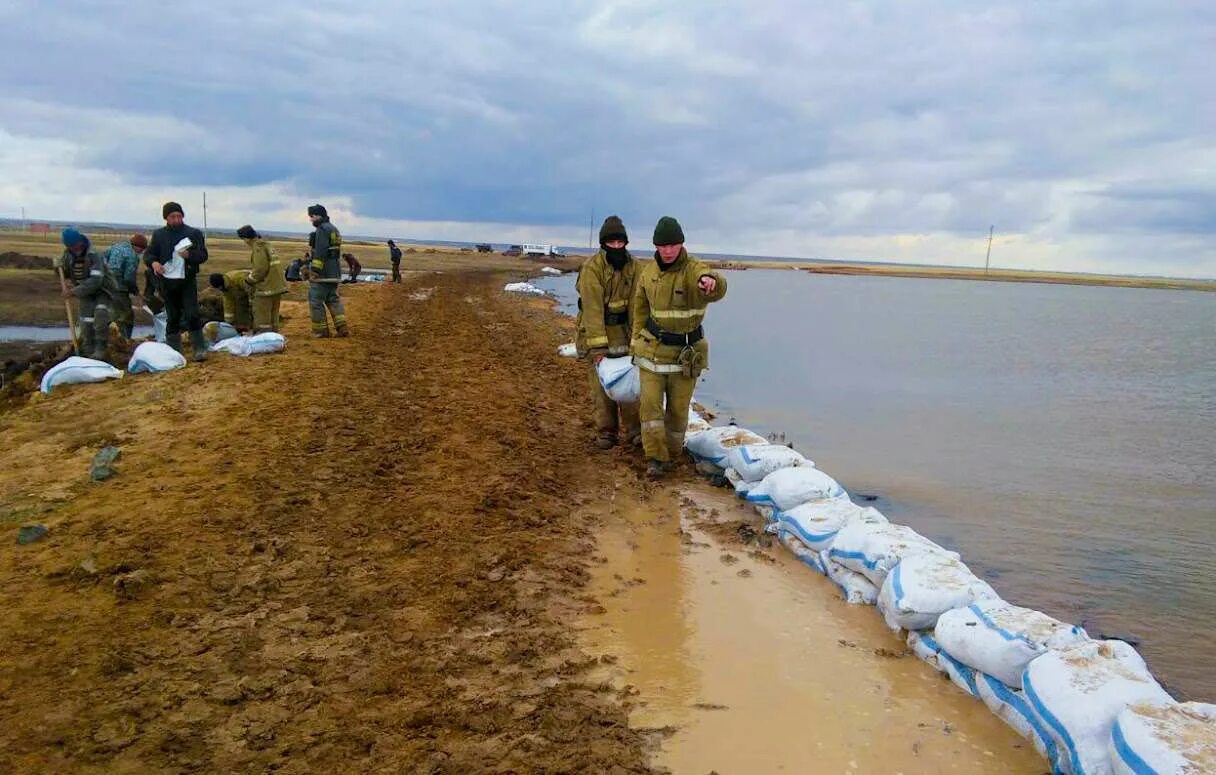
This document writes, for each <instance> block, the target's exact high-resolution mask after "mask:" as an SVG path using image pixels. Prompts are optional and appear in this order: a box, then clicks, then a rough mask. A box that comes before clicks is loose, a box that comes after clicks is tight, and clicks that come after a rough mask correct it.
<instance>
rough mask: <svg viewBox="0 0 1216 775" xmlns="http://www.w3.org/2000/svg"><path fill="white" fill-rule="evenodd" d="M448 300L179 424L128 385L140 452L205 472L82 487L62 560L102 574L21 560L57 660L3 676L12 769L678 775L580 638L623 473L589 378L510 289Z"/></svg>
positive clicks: (400, 317)
mask: <svg viewBox="0 0 1216 775" xmlns="http://www.w3.org/2000/svg"><path fill="white" fill-rule="evenodd" d="M424 285H425V286H428V287H432V288H433V289H434V290H433V292H432V293H431V295H430V296H429V297H428V298H426V299H425V300H418V299H412V298H411V292H412V291H413V290H414V288H412V287H411V285H407V286H405V288H402V287H400V286H397V287H395V288H394V287H383V288H373V289H367V290H366V291H365V292H363V293H353V294H350V298H349V303H348V306H350V307H351V318H352V320H353V321H354V322H355V337H354V338H352V339H350V340H334V341H323V342H316V343H314V342H307V341H303V340H302V334H303V333H304V331H305V327H306V325H307V321H306V319H305V318H306V316H303V315H300V314H297V316H296V317H297V319H296V320H293V321H292V324H291V326H290V328H289V331H288V333H289V337H290V336H293V335H294V336H295V338H294V339H292V342H293V345H292V347H291V349H290V351H289V353H288V354H286V355H284V356H280V357H278V358H276V359H263V360H262V361H261V362H256V360H257V359H254V360H251V361H246V362H237V361H228V362H224V363H217V364H215V365H211V364H208V365H207V366H206V367H204V368H203V369H187V370H183V372H179V373H175V374H172V375H161V376H164V377H167V378H168V379H166V380H165V385H166V388H165V389H166V390H170V391H173V390H178V391H180V392H179V393H173V394H172V397H171V399H166V400H168V401H169V402H170V403H172V407H171V408H170V410H169V411H157V410H158V409H163V408H164V407H163V406H161V404H159V403H157V402H156V401H152V402H151V404H152V405H151V406H148V407H143V406H138V407H137V408H136V409H131V408H130V406H131V404H132V401H131V396H130V395H129V394H128V395H123V394H122V393H121V386H117V385H114V386H110V385H107V386H104V388H106V389H107V390H106V393H105V395H106V396H107V400H109V397H110V396H112V397H113V400H114V401H115V402H120V403H122V404H123V406H124V407H126V408H124V409H122V410H121V411H119V410H116V411H119V413H118V414H117V415H116V416H119V417H126V416H127V415H125V414H122V412H127V413H141V414H132V415H131V416H132V417H135V418H137V420H138V422H135V423H134V424H135V427H136V428H137V430H136V431H135V432H130V433H128V434H127V435H126V436H124V437H123V439H124V443H125V446H124V459H128V460H130V461H132V463H133V464H134V463H138V462H140V461H142V460H146V459H149V458H150V459H163V458H165V457H166V456H167V457H168V459H169V460H170V461H171V462H174V463H176V467H177V469H180V471H179V473H178V475H176V476H173V477H168V478H166V479H165V480H164V481H157V482H156V483H155V484H148V483H147V482H138V481H135V480H134V476H130V477H121V476H120V478H119V479H118V480H115V482H116V483H117V484H118V486H116V487H112V488H104V487H94V488H89V489H82V488H77V489H75V490H72V492H73V495H74V497H73V499H72V500H71V502H70V505H68V506H65V507H64V508H63V510H62V511H63V516H62V520H63V521H62V523H61V524H59V525H56V526H54V529H55V531H56V533H55V534H56V535H57V536H59V537H60V538H59V545H58V548H59V550H60V551H61V552H62V551H63V550H65V549H68V548H70V550H71V551H74V552H76V555H73V556H74V557H75V556H78V555H79V554H80V553H81V552H83V551H85V549H86V548H88V547H91V549H90V551H91V552H92V555H90V556H94V555H95V556H98V557H103V558H107V559H105V560H104V561H103V562H102V563H101V564H102V566H103V567H102V568H101V569H100V570H98V569H96V568H94V569H92V570H89V569H86V570H81V568H80V566H77V565H75V564H74V563H75V560H69V561H65V560H64V559H63V558H62V557H56V556H54V554H52V550H53V549H54V548H55V547H44V548H43V550H41V552H40V554H36V555H30V556H29V557H27V558H25V559H14V560H13V561H12V562H5V563H4V564H0V578H5V577H8V578H9V579H17V578H19V579H20V580H21V583H23V584H27V585H30V586H31V587H32V589H33V591H34V592H36V594H31V595H30V596H29V598H28V599H25V600H23V602H22V603H20V604H19V605H18V606H17V608H16V610H13V611H11V612H10V614H7V615H5V618H4V619H3V623H4V624H10V623H16V622H21V623H22V626H23V632H22V633H21V634H20V635H15V634H10V635H9V636H5V635H4V634H3V633H0V650H3V651H4V652H5V653H12V652H11V651H10V649H16V650H22V651H28V652H31V653H32V652H36V653H38V655H39V657H38V659H36V660H33V659H32V660H28V661H22V660H17V661H15V662H14V663H13V664H11V665H10V666H9V668H4V669H0V689H4V690H6V691H7V692H9V693H10V697H9V701H7V702H6V701H5V700H3V699H0V712H2V713H3V715H4V716H5V717H10V718H8V719H7V721H6V724H7V727H6V728H5V729H4V730H3V731H0V769H2V768H3V765H4V764H5V761H6V754H5V753H3V751H4V750H8V751H9V752H10V753H9V754H7V756H9V757H10V758H9V760H8V761H9V762H10V763H11V764H13V765H14V766H17V767H19V768H20V769H23V770H31V771H38V770H44V771H89V770H94V769H96V770H121V769H130V770H133V771H135V770H138V771H165V772H170V771H171V772H179V771H200V772H201V771H206V772H236V771H265V770H271V769H275V770H282V771H285V772H312V771H319V770H332V771H340V772H346V771H369V770H388V771H410V772H413V771H417V772H483V771H489V772H559V771H560V772H572V771H586V772H645V771H648V768H647V765H646V752H645V741H644V740H643V737H642V735H641V734H640V733H639V732H638V731H636V730H631V729H629V727H628V723H627V716H626V706H625V701H624V698H623V697H621V696H620V695H619V694H618V693H617V692H615V691H614V690H611V689H610V688H609V687H607V686H604V685H599V684H596V683H593V682H591V680H590V679H589V678H588V669H589V668H590V667H591V666H592V664H593V660H590V659H589V658H587V657H586V656H585V655H583V654H581V653H580V652H579V651H578V650H577V648H576V647H575V646H574V642H573V638H572V632H571V630H570V621H571V617H572V616H573V615H574V614H575V613H576V612H577V611H578V610H580V607H582V606H585V605H586V601H585V600H583V599H581V598H582V596H583V595H584V594H585V593H584V592H583V591H582V587H583V585H584V584H585V583H586V580H587V577H588V576H587V572H586V568H585V562H586V558H587V556H588V555H589V554H590V550H589V547H590V542H589V537H588V533H587V530H586V527H585V526H583V525H580V524H577V523H575V522H574V521H573V519H572V517H571V504H572V503H577V502H580V501H582V502H585V501H586V500H587V499H589V498H591V497H596V496H597V495H598V494H602V493H604V492H606V491H607V488H609V487H610V486H611V477H612V476H613V475H614V473H615V474H616V475H618V476H619V475H620V468H619V467H616V468H615V470H614V467H612V466H604V465H603V464H602V462H600V461H602V460H603V458H602V456H601V457H598V458H597V457H596V456H595V455H594V453H593V452H592V451H591V445H590V444H589V440H590V434H589V432H588V430H587V427H586V424H585V422H584V421H583V416H584V414H585V408H584V396H583V379H584V378H583V372H582V370H581V368H579V365H580V364H576V363H571V362H557V361H556V359H555V358H554V356H553V347H554V345H555V344H556V338H555V337H554V336H553V334H552V327H553V326H554V325H555V323H554V322H553V321H552V319H551V316H550V315H549V313H548V312H547V311H545V310H540V309H536V308H533V307H529V305H528V303H526V302H524V301H523V300H519V299H514V298H504V297H503V296H502V294H501V293H500V292H498V290H497V289H498V288H500V287H501V278H499V277H497V276H495V275H488V274H487V275H472V274H461V275H453V274H445V275H433V276H426V277H421V278H418V279H417V280H416V282H415V286H424ZM360 290H362V289H360ZM297 341H301V343H300V344H299V345H297V344H296V342H297ZM140 384H141V385H143V384H147V383H140ZM158 389H159V388H154V389H153V390H158ZM99 395H100V393H99ZM53 400H55V399H52V401H53ZM73 400H75V396H71V397H69V399H68V402H71V401H73ZM38 411H43V412H48V411H50V410H48V409H46V408H45V406H44V407H42V408H40V409H39V410H38ZM99 411H105V403H104V401H103V402H102V405H101V406H100V408H99ZM18 424H19V423H18ZM131 424H132V422H127V423H120V425H121V426H122V427H128V426H130V425H131ZM64 432H65V433H66V432H67V431H66V430H65V431H64ZM166 436H171V440H169V439H166V438H165V437H166ZM21 438H23V439H24V438H28V439H29V442H28V443H30V444H33V443H35V442H34V441H33V438H34V436H33V434H27V436H22V437H21ZM174 450H178V452H174ZM133 509H134V510H135V512H136V513H135V515H134V516H133V515H132V510H133ZM69 553H70V552H69ZM133 570H134V572H135V573H136V575H139V574H140V573H142V574H143V576H142V578H141V579H140V580H139V582H138V583H135V582H130V583H129V584H128V586H129V587H130V588H129V589H125V590H123V589H121V588H122V585H123V584H124V583H127V582H120V581H119V580H120V579H126V578H128V577H129V576H130V575H131V573H132V571H133ZM116 582H117V586H115V584H116ZM44 587H45V588H44ZM40 608H41V609H44V612H45V609H46V608H51V609H61V610H62V611H63V613H62V614H61V615H59V616H58V617H56V616H51V617H50V618H51V619H52V620H53V622H52V623H48V622H47V621H45V620H43V619H40V617H39V609H40ZM73 670H75V672H73ZM57 698H61V699H62V701H63V705H62V708H63V710H62V711H61V712H59V713H56V711H55V708H54V707H53V706H54V703H55V702H56V699H57Z"/></svg>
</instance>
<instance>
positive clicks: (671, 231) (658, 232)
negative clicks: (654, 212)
mask: <svg viewBox="0 0 1216 775" xmlns="http://www.w3.org/2000/svg"><path fill="white" fill-rule="evenodd" d="M683 243H684V230H683V229H681V228H680V222H679V221H677V220H676V219H675V218H672V217H671V216H670V215H664V216H663V217H662V218H660V219H659V222H658V223H656V224H655V225H654V244H655V245H682V244H683Z"/></svg>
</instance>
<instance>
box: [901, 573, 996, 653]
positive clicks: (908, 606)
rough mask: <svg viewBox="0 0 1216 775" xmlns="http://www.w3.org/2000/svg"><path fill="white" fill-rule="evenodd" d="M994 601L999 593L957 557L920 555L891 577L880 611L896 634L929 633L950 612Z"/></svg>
mask: <svg viewBox="0 0 1216 775" xmlns="http://www.w3.org/2000/svg"><path fill="white" fill-rule="evenodd" d="M994 599H997V595H996V591H995V590H993V588H992V587H990V586H989V585H988V582H986V581H982V580H981V579H979V578H977V577H976V576H975V574H974V573H972V572H971V569H970V568H968V567H967V566H966V565H964V564H963V563H962V561H961V560H959V559H958V558H957V557H951V556H950V555H948V554H945V553H940V552H936V551H934V552H917V553H914V554H909V555H907V556H905V557H904V558H903V559H901V560H900V561H899V562H898V563H896V565H895V567H894V568H892V569H891V572H890V573H888V574H887V577H886V578H885V579H884V580H883V583H882V590H881V592H879V595H878V610H879V611H881V612H882V616H883V619H885V620H886V622H887V626H888V627H890V628H891V629H893V630H896V631H898V630H927V629H931V628H932V627H934V626H935V625H936V624H937V619H938V617H939V616H941V615H942V614H944V613H946V612H947V611H950V610H953V609H955V608H959V607H963V606H969V605H971V604H972V603H974V602H975V601H977V600H994ZM937 640H938V642H939V643H940V642H941V638H938V639H937Z"/></svg>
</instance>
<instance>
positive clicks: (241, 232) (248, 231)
mask: <svg viewBox="0 0 1216 775" xmlns="http://www.w3.org/2000/svg"><path fill="white" fill-rule="evenodd" d="M236 236H238V237H240V238H241V239H256V238H257V236H258V233H257V232H256V231H254V229H253V227H252V226H250V225H249V224H245V225H244V226H242V227H241V228H239V229H237V230H236Z"/></svg>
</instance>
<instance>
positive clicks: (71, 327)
mask: <svg viewBox="0 0 1216 775" xmlns="http://www.w3.org/2000/svg"><path fill="white" fill-rule="evenodd" d="M55 272H56V273H58V275H59V287H60V288H62V289H63V292H64V293H65V294H66V293H67V292H68V279H67V278H66V277H64V275H63V267H62V266H56V267H55ZM63 308H64V309H66V310H67V311H68V333H70V334H71V335H72V349H73V350H75V351H76V352H77V353H79V352H80V342H79V341H78V340H77V338H76V315H75V314H73V312H72V300H71V299H68V298H65V299H64V300H63Z"/></svg>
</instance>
